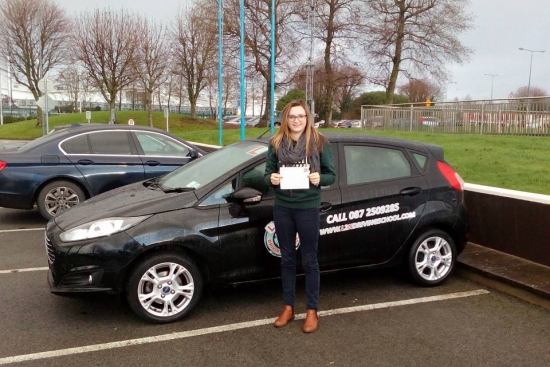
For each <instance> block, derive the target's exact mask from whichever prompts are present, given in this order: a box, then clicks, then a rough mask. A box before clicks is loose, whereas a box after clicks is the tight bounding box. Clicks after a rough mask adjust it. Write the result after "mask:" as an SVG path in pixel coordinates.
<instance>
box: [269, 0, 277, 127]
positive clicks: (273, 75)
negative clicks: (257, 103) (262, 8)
mask: <svg viewBox="0 0 550 367" xmlns="http://www.w3.org/2000/svg"><path fill="white" fill-rule="evenodd" d="M275 13H276V12H275V0H271V60H270V61H271V72H270V76H271V93H270V94H271V96H270V97H271V98H270V99H269V106H270V110H271V112H270V114H271V115H270V117H269V121H270V123H271V135H273V134H275V124H274V120H275Z"/></svg>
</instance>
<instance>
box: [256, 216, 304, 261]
mask: <svg viewBox="0 0 550 367" xmlns="http://www.w3.org/2000/svg"><path fill="white" fill-rule="evenodd" d="M264 244H265V248H266V249H267V251H268V252H269V253H270V254H271V255H273V256H276V257H281V248H280V247H279V240H278V239H277V233H275V222H273V221H271V222H269V223H268V224H267V226H265V234H264ZM298 247H300V237H299V236H298V234H297V233H296V250H298Z"/></svg>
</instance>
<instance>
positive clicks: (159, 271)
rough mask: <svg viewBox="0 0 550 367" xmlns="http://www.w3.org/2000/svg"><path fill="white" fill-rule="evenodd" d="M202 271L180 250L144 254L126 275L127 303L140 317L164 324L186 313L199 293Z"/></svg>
mask: <svg viewBox="0 0 550 367" xmlns="http://www.w3.org/2000/svg"><path fill="white" fill-rule="evenodd" d="M202 288H203V280H202V275H201V273H200V271H199V269H198V267H197V266H196V265H195V263H194V262H193V261H192V260H191V259H189V258H188V257H186V256H184V255H182V254H179V253H162V254H156V255H154V256H151V257H149V258H147V259H146V260H145V261H143V262H141V263H140V264H138V265H137V267H135V269H134V270H133V271H132V273H131V274H130V277H129V278H128V283H127V287H126V298H127V300H128V305H129V306H130V308H131V309H132V311H134V312H135V313H136V314H137V315H138V316H139V317H141V318H142V319H143V320H145V321H148V322H151V323H157V324H164V323H168V322H173V321H176V320H178V319H181V318H183V317H184V316H186V315H188V314H189V313H190V312H191V311H192V310H193V308H195V306H196V305H197V303H198V302H199V299H200V298H201V295H202Z"/></svg>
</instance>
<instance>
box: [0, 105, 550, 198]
mask: <svg viewBox="0 0 550 367" xmlns="http://www.w3.org/2000/svg"><path fill="white" fill-rule="evenodd" d="M129 118H132V119H134V120H135V122H136V125H147V114H146V112H144V111H119V112H117V119H118V121H120V122H123V123H126V121H127V120H128V119H129ZM108 119H109V112H108V111H97V112H92V122H106V121H108ZM86 122H87V121H86V118H85V114H84V113H79V114H67V115H59V116H50V118H49V128H50V130H51V129H53V128H54V127H55V126H59V125H66V124H70V123H86ZM153 125H154V126H155V127H157V128H159V129H163V130H166V119H165V118H164V117H163V113H162V112H154V113H153ZM169 127H170V132H171V133H172V134H174V135H177V136H179V137H181V138H182V139H185V140H190V141H195V142H200V143H205V144H213V145H218V142H219V132H218V124H217V122H216V121H212V120H206V119H201V118H189V117H188V116H185V115H178V114H172V115H170V117H169ZM265 131H266V128H247V129H245V138H253V137H256V136H258V135H260V134H262V133H263V132H265ZM322 131H326V132H329V131H338V132H342V130H341V129H338V130H337V129H332V128H328V129H322ZM345 132H346V133H355V134H374V135H384V136H391V137H395V138H400V139H407V140H414V141H421V142H427V143H433V144H437V145H441V146H442V147H443V149H444V151H445V159H446V160H447V161H448V162H449V163H450V164H451V165H452V166H453V167H454V168H455V169H456V170H457V171H458V172H459V173H460V175H461V176H462V178H463V179H464V180H465V181H466V182H470V183H475V184H480V185H488V186H495V187H502V188H507V189H512V190H520V191H527V192H534V193H540V194H547V195H550V154H548V153H549V152H550V138H548V137H543V136H497V135H474V134H445V133H431V132H395V131H373V130H367V131H363V130H359V129H346V130H345ZM41 135H42V128H41V127H36V120H29V121H22V122H17V123H13V124H6V125H3V126H0V139H35V138H37V137H40V136H41ZM240 139H241V131H240V128H239V126H236V125H227V124H225V125H224V128H223V133H222V142H223V145H228V144H231V143H234V142H236V141H239V140H240Z"/></svg>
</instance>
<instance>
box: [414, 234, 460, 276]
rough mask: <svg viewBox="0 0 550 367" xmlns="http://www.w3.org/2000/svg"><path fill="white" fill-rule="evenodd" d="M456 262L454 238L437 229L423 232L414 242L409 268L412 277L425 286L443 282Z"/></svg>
mask: <svg viewBox="0 0 550 367" xmlns="http://www.w3.org/2000/svg"><path fill="white" fill-rule="evenodd" d="M455 263H456V246H455V243H454V241H453V239H452V238H451V237H450V236H449V235H448V234H447V233H445V232H443V231H441V230H437V229H433V230H429V231H427V232H424V233H423V234H421V235H420V236H419V237H418V238H417V239H416V241H415V242H414V243H413V245H412V247H411V249H410V251H409V256H408V261H407V268H408V271H409V273H410V275H411V277H412V279H413V280H414V281H415V282H416V283H418V284H420V285H423V286H436V285H439V284H441V283H443V282H444V281H445V280H446V279H447V278H448V277H449V275H450V274H451V272H452V271H453V269H454V266H455Z"/></svg>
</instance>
